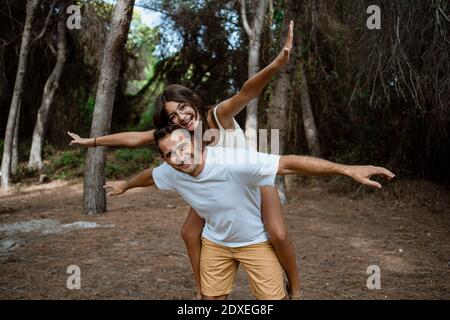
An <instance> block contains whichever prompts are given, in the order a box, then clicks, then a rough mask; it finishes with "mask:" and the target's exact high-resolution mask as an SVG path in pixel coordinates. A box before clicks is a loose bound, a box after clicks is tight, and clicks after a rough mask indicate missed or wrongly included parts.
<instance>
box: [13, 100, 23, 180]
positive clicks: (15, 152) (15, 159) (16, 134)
mask: <svg viewBox="0 0 450 320" xmlns="http://www.w3.org/2000/svg"><path fill="white" fill-rule="evenodd" d="M20 109H21V106H20V105H19V108H18V109H17V114H16V121H15V124H14V137H13V146H12V156H11V174H12V175H14V174H16V173H17V167H18V166H19V128H20V124H19V123H20Z"/></svg>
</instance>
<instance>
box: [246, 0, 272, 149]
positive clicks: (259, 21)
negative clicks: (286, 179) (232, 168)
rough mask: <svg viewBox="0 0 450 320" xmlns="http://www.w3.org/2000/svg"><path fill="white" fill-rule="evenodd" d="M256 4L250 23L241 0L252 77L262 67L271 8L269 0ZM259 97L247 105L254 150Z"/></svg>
mask: <svg viewBox="0 0 450 320" xmlns="http://www.w3.org/2000/svg"><path fill="white" fill-rule="evenodd" d="M251 2H252V3H253V5H255V6H256V7H255V10H254V16H253V19H252V22H251V25H250V24H249V20H248V18H247V9H246V5H247V4H246V1H245V0H241V15H242V22H243V24H244V30H245V32H246V33H247V36H248V39H249V46H248V77H249V78H250V77H251V76H253V75H254V74H255V73H257V72H258V71H259V69H260V67H259V50H260V48H261V32H262V30H263V27H264V21H265V16H266V12H267V10H268V8H269V0H259V1H251ZM257 130H258V98H255V99H253V100H252V101H251V102H250V103H249V104H248V106H247V115H246V120H245V137H246V139H247V142H248V146H249V147H250V148H252V149H254V150H256V149H257V141H258V140H257V137H258V133H257Z"/></svg>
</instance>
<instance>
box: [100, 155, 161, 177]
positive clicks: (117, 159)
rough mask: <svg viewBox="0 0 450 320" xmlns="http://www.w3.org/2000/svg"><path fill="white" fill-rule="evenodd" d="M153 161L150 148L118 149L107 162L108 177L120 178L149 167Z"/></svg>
mask: <svg viewBox="0 0 450 320" xmlns="http://www.w3.org/2000/svg"><path fill="white" fill-rule="evenodd" d="M152 161H153V153H152V151H151V150H150V149H148V148H145V149H117V150H115V151H114V152H113V153H112V154H111V156H110V157H108V162H107V163H106V168H105V169H106V177H107V178H108V179H118V178H123V177H126V176H129V175H131V174H135V173H138V172H139V171H141V170H143V169H145V168H148V167H149V165H150V164H151V162H152Z"/></svg>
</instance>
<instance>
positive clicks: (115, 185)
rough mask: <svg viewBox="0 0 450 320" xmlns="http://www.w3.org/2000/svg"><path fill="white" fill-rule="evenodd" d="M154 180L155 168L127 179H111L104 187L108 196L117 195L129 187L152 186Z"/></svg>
mask: <svg viewBox="0 0 450 320" xmlns="http://www.w3.org/2000/svg"><path fill="white" fill-rule="evenodd" d="M154 184H155V182H154V181H153V168H151V169H146V170H144V171H142V172H141V173H139V174H138V175H137V176H135V177H133V178H131V179H130V180H127V181H111V182H107V183H106V184H105V185H104V186H103V188H105V189H106V190H107V192H108V196H116V195H119V194H122V193H124V192H125V191H127V190H128V189H132V188H139V187H150V186H152V185H154Z"/></svg>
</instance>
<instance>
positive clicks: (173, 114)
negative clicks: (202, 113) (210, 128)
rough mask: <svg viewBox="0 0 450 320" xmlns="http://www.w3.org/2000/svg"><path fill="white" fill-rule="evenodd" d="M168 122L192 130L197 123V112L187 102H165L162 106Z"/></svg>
mask: <svg viewBox="0 0 450 320" xmlns="http://www.w3.org/2000/svg"><path fill="white" fill-rule="evenodd" d="M164 108H165V110H166V112H167V117H168V118H169V122H170V123H173V124H176V125H178V126H180V127H181V128H184V129H187V130H188V131H190V132H193V131H194V129H195V128H196V127H197V125H198V113H197V112H196V110H195V109H194V107H192V106H191V105H190V104H189V103H188V102H176V101H169V102H166V104H165V106H164Z"/></svg>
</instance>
